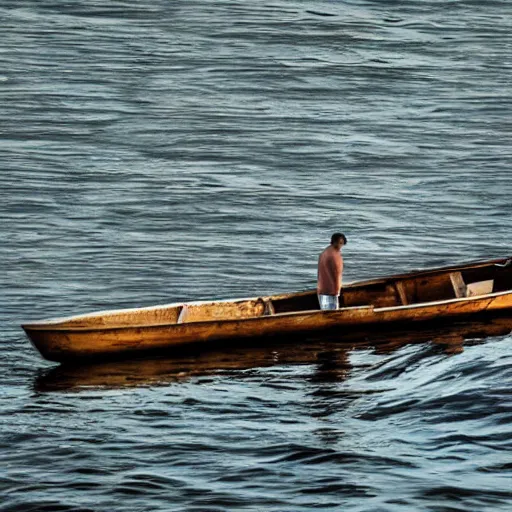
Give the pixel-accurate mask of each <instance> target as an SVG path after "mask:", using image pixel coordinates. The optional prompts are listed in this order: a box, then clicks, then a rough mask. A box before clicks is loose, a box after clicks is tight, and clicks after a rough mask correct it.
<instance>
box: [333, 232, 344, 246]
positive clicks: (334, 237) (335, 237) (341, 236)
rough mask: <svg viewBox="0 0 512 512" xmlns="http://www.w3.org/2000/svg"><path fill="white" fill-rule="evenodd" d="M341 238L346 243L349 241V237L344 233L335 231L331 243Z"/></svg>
mask: <svg viewBox="0 0 512 512" xmlns="http://www.w3.org/2000/svg"><path fill="white" fill-rule="evenodd" d="M340 238H341V239H342V240H343V243H344V244H346V243H347V237H346V236H345V235H344V234H343V233H334V235H332V236H331V244H335V243H336V242H338V241H339V240H340Z"/></svg>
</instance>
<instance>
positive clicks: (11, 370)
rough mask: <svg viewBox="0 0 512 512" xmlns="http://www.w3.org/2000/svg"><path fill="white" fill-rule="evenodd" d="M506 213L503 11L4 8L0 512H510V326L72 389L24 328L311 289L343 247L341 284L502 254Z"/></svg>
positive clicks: (509, 110)
mask: <svg viewBox="0 0 512 512" xmlns="http://www.w3.org/2000/svg"><path fill="white" fill-rule="evenodd" d="M511 197H512V3H511V2H508V1H506V0H486V1H485V2H481V1H475V0H450V1H449V0H443V1H440V0H410V1H407V2H396V1H392V0H379V1H377V0H375V1H364V0H350V1H319V0H318V1H313V0H312V1H292V0H290V1H284V0H270V1H259V0H256V1H253V2H248V1H214V0H187V1H184V0H172V1H171V0H152V1H151V2H149V1H145V0H141V1H137V2H128V1H119V0H108V1H107V0H103V1H99V0H91V1H87V2H81V1H78V0H71V1H66V2H64V1H57V0H1V1H0V237H1V242H0V324H1V328H0V511H1V512H14V511H16V512H19V511H21V512H28V511H62V512H65V511H74V512H78V511H94V512H103V511H105V512H107V511H123V512H145V511H147V512H154V511H159V512H160V511H162V512H167V511H207V512H209V511H239V510H240V511H251V512H267V511H268V512H304V511H308V512H309V511H312V510H315V511H322V512H323V511H340V510H350V511H357V512H363V511H365V512H381V511H389V512H401V511H404V512H410V511H429V512H445V511H446V512H455V511H460V512H462V511H464V512H467V511H471V512H483V511H489V512H491V511H492V512H496V511H510V510H512V455H511V454H512V336H511V335H510V334H507V332H506V329H505V330H504V329H501V328H493V329H491V332H490V333H489V332H487V331H488V330H487V329H483V328H481V326H480V327H478V328H475V329H473V328H469V327H468V326H465V332H464V334H463V336H460V335H459V334H457V333H453V332H450V331H449V332H443V333H441V332H430V333H427V334H426V335H423V337H422V339H418V338H417V336H416V333H403V334H401V335H400V336H398V335H397V336H396V337H394V336H391V335H387V336H386V335H384V336H383V338H384V339H382V340H381V343H382V344H378V343H376V344H372V343H365V344H362V345H360V346H359V345H357V344H356V345H350V344H347V343H343V342H342V339H341V335H340V337H339V339H332V338H330V339H327V338H325V339H322V338H320V339H318V340H316V341H311V342H308V343H307V344H301V343H299V342H298V341H297V342H294V340H284V339H283V340H277V341H276V343H275V344H270V345H268V346H263V347H245V346H243V345H241V346H238V347H234V348H233V349H232V350H224V351H221V350H219V351H217V352H216V351H213V352H212V353H206V354H203V353H197V354H190V355H188V356H183V357H181V358H176V359H170V358H155V359H144V360H139V361H126V362H123V363H117V364H114V363H108V364H107V363H105V364H103V365H97V366H94V367H90V368H83V367H82V368H80V367H79V368H74V369H69V368H65V367H64V368H62V367H59V366H58V365H56V364H54V363H50V362H47V361H44V360H43V359H42V358H41V357H40V356H39V355H38V353H37V352H36V351H35V350H34V349H33V348H32V347H31V345H30V343H29V341H28V339H27V338H26V337H25V336H24V333H23V331H22V330H21V328H20V324H21V323H22V322H26V321H30V320H37V319H42V318H48V317H56V316H64V315H69V314H75V313H82V312H89V311H94V310H98V309H113V308H124V307H139V306H149V305H153V304H165V303H169V302H175V301H182V300H199V299H210V298H230V297H247V296H256V295H260V294H265V295H266V294H271V293H279V292H286V291H298V290H306V289H311V288H313V287H314V286H315V277H316V260H317V257H318V253H319V252H320V251H321V250H322V249H323V248H324V247H325V246H326V245H327V244H328V242H329V238H330V235H331V233H332V232H334V231H342V232H344V233H345V234H346V236H347V238H348V245H347V246H346V247H345V248H344V258H345V267H346V268H345V274H344V280H345V282H349V281H353V280H357V279H363V278H368V277H373V276H382V275H386V274H390V273H396V272H401V271H408V270H412V269H418V268H426V267H432V266H438V265H449V264H452V263H458V262H462V261H471V260H474V259H484V258H494V257H496V258H499V257H504V256H510V255H512V248H511V245H512V244H511V234H512V229H511V226H512V222H511V220H512V200H511ZM463 327H464V326H463ZM487 327H489V326H487ZM498 327H499V326H498ZM509 332H510V331H509ZM341 334H342V333H341Z"/></svg>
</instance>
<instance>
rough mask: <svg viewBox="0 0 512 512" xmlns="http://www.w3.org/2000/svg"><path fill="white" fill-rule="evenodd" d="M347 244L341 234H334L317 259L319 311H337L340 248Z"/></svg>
mask: <svg viewBox="0 0 512 512" xmlns="http://www.w3.org/2000/svg"><path fill="white" fill-rule="evenodd" d="M346 243H347V238H346V237H345V235H344V234H343V233H334V235H332V237H331V245H329V247H327V248H326V249H325V250H324V251H323V252H322V254H320V257H319V258H318V284H317V289H316V291H317V293H318V302H319V303H320V309H338V308H339V295H340V291H341V279H342V275H343V257H342V255H341V248H342V247H343V246H344V245H345V244H346Z"/></svg>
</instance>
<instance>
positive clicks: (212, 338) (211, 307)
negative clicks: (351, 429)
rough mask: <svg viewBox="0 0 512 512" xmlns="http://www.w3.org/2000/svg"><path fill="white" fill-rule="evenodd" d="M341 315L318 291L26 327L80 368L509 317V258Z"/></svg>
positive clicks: (372, 297) (377, 292)
mask: <svg viewBox="0 0 512 512" xmlns="http://www.w3.org/2000/svg"><path fill="white" fill-rule="evenodd" d="M340 304H341V307H340V309H338V310H335V311H320V310H319V305H318V298H317V295H316V291H315V290H309V291H304V292H298V293H289V294H282V295H273V296H266V297H253V298H248V299H235V300H218V301H201V302H188V303H179V304H178V303H175V304H168V305H160V306H153V307H147V308H136V309H124V310H111V311H102V312H97V313H91V314H86V315H77V316H72V317H68V318H60V319H53V320H46V321H40V322H37V323H27V324H24V325H23V326H22V327H23V329H24V330H25V332H26V333H27V335H28V337H29V338H30V340H31V341H32V343H33V345H34V346H35V348H36V349H37V350H39V352H40V353H41V355H42V356H43V357H44V358H46V359H49V360H51V361H58V362H64V361H77V360H82V359H88V358H89V359H90V358H106V357H109V356H110V357H112V356H116V357H118V356H123V355H127V354H133V353H136V352H143V351H162V350H166V349H170V348H176V347H185V346H187V345H191V344H197V343H203V344H204V343H208V344H210V343H212V342H221V341H224V342H227V341H230V342H231V343H233V342H235V343H236V342H237V341H239V340H247V339H250V338H258V339H262V338H263V339H266V338H269V337H274V336H278V337H279V339H280V340H282V339H283V338H284V337H293V338H294V340H298V339H299V338H301V337H304V336H307V335H311V334H312V333H318V332H321V331H327V332H329V331H330V332H331V333H332V332H336V333H337V335H339V336H340V339H341V338H342V337H343V335H344V334H345V333H346V334H347V335H348V334H351V333H354V332H356V331H357V332H361V333H366V332H368V333H371V332H372V331H373V332H375V331H376V330H382V329H387V330H389V329H391V330H393V329H398V328H401V329H403V328H404V326H405V327H407V328H408V327H410V328H411V329H418V328H420V327H421V328H423V327H424V326H429V325H432V324H433V323H435V322H438V321H443V322H447V321H453V320H454V319H460V318H464V317H476V316H478V315H493V314H494V315H497V314H503V313H512V258H505V259H496V260H490V261H479V262H473V263H467V264H462V265H458V266H452V267H444V268H438V269H430V270H421V271H415V272H410V273H407V274H400V275H394V276H390V277H384V278H378V279H372V280H367V281H360V282H355V283H351V284H348V285H346V286H344V287H343V290H342V293H341V295H340Z"/></svg>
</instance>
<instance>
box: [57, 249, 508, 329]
mask: <svg viewBox="0 0 512 512" xmlns="http://www.w3.org/2000/svg"><path fill="white" fill-rule="evenodd" d="M508 290H511V291H512V258H509V259H506V260H495V261H492V262H487V263H480V264H473V265H466V266H461V267H451V268H446V269H438V270H430V271H428V270H427V271H421V272H415V273H410V274H403V275H398V276H393V277H388V278H383V279H373V280H370V281H363V282H359V283H354V284H348V285H347V286H345V287H344V288H343V289H342V293H341V295H340V307H341V308H344V307H359V306H373V307H374V308H384V307H398V306H409V305H415V304H424V303H429V302H438V301H444V300H450V299H457V298H465V297H473V296H481V295H487V294H490V293H497V292H505V291H508ZM318 309H319V304H318V298H317V295H316V291H315V290H311V291H306V292H299V293H292V294H283V295H275V296H268V297H258V298H251V299H240V300H231V301H211V302H190V303H185V304H171V305H165V306H155V307H149V308H140V309H129V310H117V311H115V310H114V311H105V312H100V313H93V314H88V315H80V316H75V317H71V318H68V319H65V320H61V321H49V322H47V325H48V326H49V325H52V326H53V327H55V326H56V324H58V326H59V328H78V329H88V328H92V329H98V328H113V327H128V326H137V325H139V326H148V325H169V324H171V325H172V324H175V325H176V324H184V323H194V322H208V321H219V320H235V319H248V318H255V317H262V316H272V315H279V314H282V313H298V312H305V311H315V310H318Z"/></svg>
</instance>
